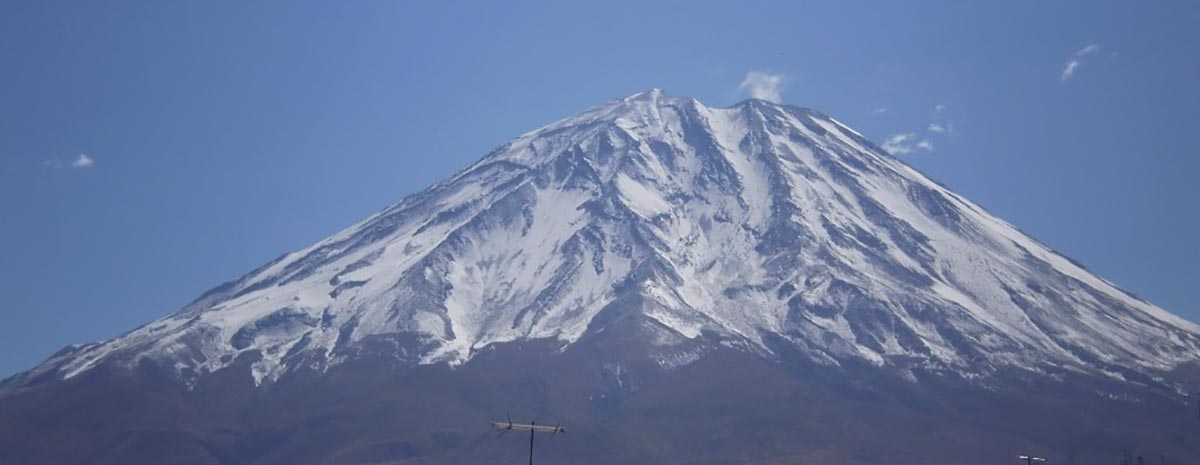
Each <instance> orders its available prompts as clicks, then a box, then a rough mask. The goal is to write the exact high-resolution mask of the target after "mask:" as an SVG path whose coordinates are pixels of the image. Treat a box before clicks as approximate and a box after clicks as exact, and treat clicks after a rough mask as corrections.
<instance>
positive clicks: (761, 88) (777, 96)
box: [738, 71, 786, 103]
mask: <svg viewBox="0 0 1200 465" xmlns="http://www.w3.org/2000/svg"><path fill="white" fill-rule="evenodd" d="M785 80H786V77H785V76H784V75H782V74H772V73H768V72H766V71H751V72H749V73H746V78H745V79H743V80H742V83H741V84H740V85H738V89H739V90H745V91H747V92H749V93H750V96H751V97H754V98H757V99H763V100H768V101H771V102H775V103H779V102H781V101H782V100H783V95H782V90H783V89H782V87H783V82H784V81H785Z"/></svg>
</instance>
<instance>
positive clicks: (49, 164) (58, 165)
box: [42, 158, 63, 170]
mask: <svg viewBox="0 0 1200 465" xmlns="http://www.w3.org/2000/svg"><path fill="white" fill-rule="evenodd" d="M42 166H43V167H45V168H46V169H51V170H61V169H62V167H63V162H62V160H59V159H57V158H54V159H50V160H46V161H44V162H42Z"/></svg>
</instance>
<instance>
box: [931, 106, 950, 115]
mask: <svg viewBox="0 0 1200 465" xmlns="http://www.w3.org/2000/svg"><path fill="white" fill-rule="evenodd" d="M929 112H930V113H933V116H941V115H942V113H945V112H946V106H945V105H943V104H940V103H939V104H937V105H934V106H933V109H932V110H929Z"/></svg>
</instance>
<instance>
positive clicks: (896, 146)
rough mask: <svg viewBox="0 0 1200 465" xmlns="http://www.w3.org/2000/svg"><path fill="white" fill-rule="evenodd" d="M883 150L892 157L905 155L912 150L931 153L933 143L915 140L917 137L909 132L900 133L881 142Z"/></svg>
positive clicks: (926, 140) (927, 140)
mask: <svg viewBox="0 0 1200 465" xmlns="http://www.w3.org/2000/svg"><path fill="white" fill-rule="evenodd" d="M883 149H884V150H886V151H887V152H888V153H890V154H892V155H905V154H909V153H912V152H913V151H914V150H924V151H926V152H932V151H933V141H930V140H929V139H921V140H919V141H918V140H917V135H916V134H915V133H911V132H902V133H899V134H893V135H892V136H891V137H888V138H887V139H885V140H884V141H883Z"/></svg>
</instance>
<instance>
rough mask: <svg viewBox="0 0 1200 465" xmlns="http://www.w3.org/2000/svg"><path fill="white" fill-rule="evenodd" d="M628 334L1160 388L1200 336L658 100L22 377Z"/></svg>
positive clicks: (822, 129)
mask: <svg viewBox="0 0 1200 465" xmlns="http://www.w3.org/2000/svg"><path fill="white" fill-rule="evenodd" d="M627 319H632V320H629V321H637V322H638V324H639V325H640V327H641V328H642V329H643V330H644V333H643V334H644V335H645V337H646V338H647V341H646V342H647V343H648V344H649V345H651V346H653V347H655V348H656V349H655V350H654V351H653V355H652V357H653V359H654V362H655V363H658V364H659V365H661V366H663V367H667V368H672V367H677V366H683V365H687V364H689V363H693V362H694V361H695V360H697V359H699V358H700V357H703V356H704V353H705V351H706V347H716V346H723V347H726V348H736V349H738V350H743V351H748V352H752V353H754V354H757V355H762V356H764V357H766V358H768V359H769V358H771V357H772V356H774V355H775V354H776V352H778V351H779V350H780V348H781V347H788V348H789V350H790V349H795V350H797V351H799V352H800V353H802V354H804V356H806V357H808V358H810V359H811V360H812V361H815V362H817V363H819V364H822V365H825V366H834V367H836V366H839V365H841V364H844V363H846V362H848V361H853V362H856V363H857V362H866V363H868V364H870V365H875V366H879V367H884V368H888V369H896V370H898V371H899V372H902V373H903V372H907V371H909V370H913V369H921V370H924V371H928V372H946V373H956V374H958V375H961V376H963V377H966V378H975V377H986V376H988V374H989V373H993V372H995V371H996V370H999V369H1004V368H1018V369H1023V370H1031V371H1034V372H1046V373H1060V372H1078V373H1088V374H1095V375H1100V376H1103V377H1109V378H1115V379H1131V378H1132V379H1137V380H1140V381H1146V380H1153V379H1155V377H1157V376H1159V375H1160V374H1162V373H1165V372H1168V371H1169V370H1171V369H1172V368H1174V367H1176V366H1177V365H1179V364H1181V363H1184V362H1189V361H1196V360H1197V359H1200V327H1198V326H1197V325H1195V324H1192V323H1190V322H1188V321H1185V320H1183V319H1181V318H1179V317H1176V316H1174V315H1172V314H1170V313H1168V312H1166V311H1163V310H1162V309H1159V308H1157V307H1155V306H1154V305H1151V304H1149V303H1147V302H1145V301H1142V300H1140V299H1138V298H1136V297H1134V296H1132V295H1129V294H1128V293H1126V292H1123V291H1122V290H1120V289H1118V288H1117V287H1115V286H1114V285H1113V284H1111V283H1109V282H1107V281H1105V280H1103V279H1101V278H1099V277H1097V276H1095V275H1093V274H1092V273H1090V272H1089V271H1087V270H1086V269H1084V268H1083V267H1081V266H1079V265H1078V264H1076V263H1074V262H1072V261H1070V260H1069V259H1067V258H1065V257H1063V256H1061V255H1059V254H1058V253H1056V252H1054V251H1053V250H1051V249H1049V248H1047V247H1046V246H1044V245H1042V244H1040V243H1038V242H1037V241H1036V240H1034V239H1032V238H1030V237H1029V236H1028V235H1026V234H1024V233H1022V232H1021V231H1019V230H1018V229H1017V228H1015V227H1013V226H1012V225H1010V224H1008V223H1006V222H1004V221H1003V220H1000V219H998V218H996V217H994V216H992V215H990V214H989V213H987V212H986V211H984V210H983V209H982V208H980V207H979V206H977V205H975V204H973V203H971V202H970V201H968V200H966V199H964V198H962V197H961V196H959V195H957V194H955V193H953V192H951V191H949V190H948V189H946V188H945V187H942V186H941V185H939V184H937V183H935V182H934V181H932V180H930V179H928V178H927V177H925V176H924V175H922V174H921V173H919V172H917V171H915V170H914V169H912V168H911V167H909V166H907V165H905V164H904V163H903V162H901V161H900V160H898V159H896V158H894V157H892V156H890V155H889V154H887V153H886V152H884V151H883V150H881V149H880V148H879V147H877V146H875V145H874V144H872V143H871V142H870V141H868V140H867V139H866V138H865V137H863V136H862V135H861V134H859V133H857V132H855V131H854V130H853V129H850V128H848V127H847V126H845V125H843V124H841V123H839V122H838V121H836V120H834V119H833V118H830V117H829V116H826V115H823V114H821V113H818V112H816V111H813V110H808V109H803V108H798V107H794V106H787V105H779V104H774V103H770V102H766V101H762V100H747V101H744V102H742V103H739V104H737V105H734V106H732V107H729V108H713V107H708V106H705V105H704V104H702V103H701V102H699V101H697V100H695V99H688V98H678V97H672V96H669V95H666V94H664V93H663V92H662V91H659V90H651V91H647V92H642V93H638V94H635V95H632V96H629V97H626V98H623V99H619V100H615V101H612V102H609V103H606V104H603V105H600V106H597V107H594V108H591V109H589V110H587V111H585V112H583V113H581V114H579V115H577V116H572V117H569V118H566V119H563V120H560V121H557V122H554V123H552V124H549V125H547V126H545V127H542V128H539V129H537V130H534V131H531V132H528V133H526V134H523V135H521V136H520V137H517V138H516V139H514V140H512V141H510V142H508V143H506V144H504V145H502V146H500V147H499V148H497V149H496V150H494V151H493V152H492V153H490V154H488V155H487V156H485V157H484V158H483V159H481V160H479V161H478V162H477V163H475V164H474V165H472V166H470V167H468V168H467V169H465V170H463V171H461V172H459V173H458V174H456V175H454V176H453V177H451V178H449V179H446V180H444V181H442V182H440V183H438V184H436V185H434V186H432V187H430V188H428V189H426V190H424V191H422V192H420V193H417V194H414V195H412V196H409V197H408V198H406V199H404V200H402V201H401V202H399V203H398V204H395V205H393V206H391V207H388V208H386V209H384V210H383V211H381V212H379V213H377V214H375V215H374V216H372V217H370V218H367V219H366V220H364V221H362V222H361V223H359V224H356V225H354V226H352V227H350V228H348V229H346V230H344V231H342V232H340V233H338V234H336V235H334V236H332V237H330V238H328V239H325V240H322V241H320V242H318V243H316V244H314V245H312V246H311V247H308V248H306V249H304V250H300V251H297V252H293V253H289V254H287V255H285V256H283V257H280V258H279V259H277V260H275V261H274V262H272V263H269V264H267V265H265V266H263V267H262V268H260V269H258V270H255V271H253V272H251V273H249V274H247V275H246V276H244V277H242V278H240V279H238V280H236V281H232V282H230V283H227V284H224V285H222V286H220V287H218V288H216V289H214V290H212V291H210V292H208V293H206V294H205V295H204V296H202V297H201V298H199V299H198V300H196V301H195V302H194V303H192V304H190V305H188V306H187V307H185V308H183V309H181V310H179V311H178V312H176V313H174V314H171V315H169V316H167V317H165V318H162V319H160V320H158V321H155V322H152V323H150V324H147V325H145V326H143V327H141V328H138V329H136V330H134V331H132V332H129V333H127V334H125V335H123V336H120V337H118V338H116V339H113V340H110V341H105V342H101V343H94V344H88V345H82V346H77V347H73V348H71V349H68V350H64V351H63V352H61V353H59V354H57V355H56V356H54V357H52V358H51V359H50V360H48V361H47V362H45V363H44V364H43V365H42V366H40V367H38V368H36V369H35V370H33V371H32V372H30V373H29V374H27V375H23V376H27V377H29V376H37V377H41V378H46V377H51V378H55V379H70V378H72V377H76V376H79V375H80V374H82V373H86V372H88V371H89V370H91V369H93V368H94V367H96V366H99V365H101V364H104V363H106V362H109V363H113V364H117V365H123V366H132V365H134V364H136V363H137V362H139V361H143V360H152V361H155V362H158V364H159V365H161V366H165V367H171V369H172V370H173V372H174V374H175V375H176V376H178V378H179V379H181V380H183V381H185V382H186V383H194V382H195V381H196V380H197V379H199V378H202V377H204V376H206V375H207V374H210V373H214V372H216V371H218V370H220V369H222V368H224V367H226V366H229V365H231V364H233V363H235V361H236V360H238V359H239V357H243V356H246V355H249V354H253V355H254V357H255V358H254V361H253V363H252V365H251V366H252V368H251V374H252V376H253V378H254V381H255V384H260V385H261V384H264V383H270V382H272V381H274V380H276V379H278V378H279V377H280V376H281V375H283V374H286V373H288V372H289V371H291V370H296V369H299V368H305V369H315V370H318V371H323V370H327V369H329V368H331V367H335V366H337V365H339V364H342V363H345V362H346V361H349V360H354V359H355V358H357V357H360V356H363V355H364V354H374V355H379V354H384V355H385V356H387V357H391V358H393V359H395V360H396V361H397V362H400V363H405V364H439V363H448V364H450V365H455V366H457V365H461V364H464V363H469V362H470V361H471V360H472V358H473V357H474V356H476V355H477V354H479V353H481V352H482V351H484V350H486V349H487V348H489V347H492V346H493V345H494V344H497V343H504V342H510V341H521V340H534V339H538V340H549V341H553V342H554V343H555V344H557V345H558V346H559V347H563V348H565V347H569V346H570V345H571V344H574V343H576V342H577V341H580V340H581V339H583V338H586V337H587V336H588V335H590V334H598V333H602V332H603V331H605V330H606V329H607V328H609V327H610V326H611V325H612V324H614V322H617V321H622V320H627Z"/></svg>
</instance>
